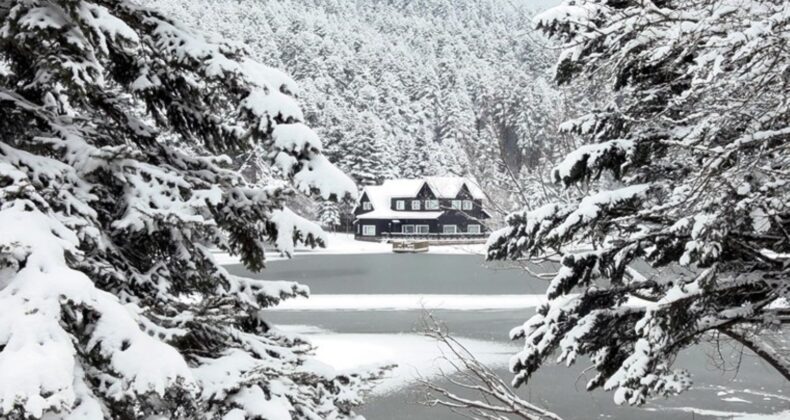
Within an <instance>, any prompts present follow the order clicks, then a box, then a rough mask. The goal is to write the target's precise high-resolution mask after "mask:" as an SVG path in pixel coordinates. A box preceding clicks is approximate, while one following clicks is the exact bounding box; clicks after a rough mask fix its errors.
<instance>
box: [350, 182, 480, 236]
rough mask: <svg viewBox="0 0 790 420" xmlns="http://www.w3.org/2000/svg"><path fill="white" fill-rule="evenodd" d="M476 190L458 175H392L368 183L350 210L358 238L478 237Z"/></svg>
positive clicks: (478, 221) (476, 187)
mask: <svg viewBox="0 0 790 420" xmlns="http://www.w3.org/2000/svg"><path fill="white" fill-rule="evenodd" d="M484 198H485V196H484V194H483V192H482V191H481V190H480V188H479V187H478V186H477V185H476V184H474V183H472V182H470V181H468V180H466V179H464V178H458V177H428V178H425V179H392V180H387V181H384V183H383V184H382V185H375V186H368V187H365V189H364V190H363V191H362V195H361V197H360V199H359V202H358V203H357V206H356V208H355V209H354V215H355V217H356V220H355V221H354V232H355V236H356V237H357V238H358V239H381V238H425V239H482V238H484V237H485V235H486V233H487V232H486V229H485V226H484V225H483V222H484V221H485V220H486V219H488V218H489V217H490V216H489V214H488V213H487V212H486V211H485V210H484V209H483V201H484Z"/></svg>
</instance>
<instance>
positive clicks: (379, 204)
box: [357, 176, 485, 219]
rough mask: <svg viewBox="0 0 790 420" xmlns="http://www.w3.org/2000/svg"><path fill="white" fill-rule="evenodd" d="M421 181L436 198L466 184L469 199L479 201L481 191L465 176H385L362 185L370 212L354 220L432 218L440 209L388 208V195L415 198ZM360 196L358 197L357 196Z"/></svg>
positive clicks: (452, 193) (451, 195)
mask: <svg viewBox="0 0 790 420" xmlns="http://www.w3.org/2000/svg"><path fill="white" fill-rule="evenodd" d="M425 183H427V184H428V187H429V188H430V189H431V191H433V193H434V195H436V197H437V198H455V197H457V196H458V192H459V191H461V188H462V187H463V186H464V185H466V188H467V189H468V190H469V193H470V194H471V196H472V198H474V199H479V200H482V199H484V198H485V194H483V191H482V190H481V189H480V187H479V186H478V185H477V184H476V183H474V182H472V181H470V180H468V179H465V178H461V177H449V176H431V177H426V178H424V179H388V180H386V181H384V183H383V184H381V185H370V186H367V187H365V189H364V190H363V193H364V194H366V195H367V197H368V200H370V203H371V204H372V205H373V211H371V212H369V213H365V214H361V215H359V216H357V218H358V219H436V218H438V217H439V216H441V215H442V213H444V212H442V211H408V210H406V211H404V210H401V211H398V210H392V209H391V208H390V200H391V199H392V198H400V197H402V198H408V197H416V196H417V193H419V192H420V189H421V188H422V186H423V185H425ZM360 197H361V196H360Z"/></svg>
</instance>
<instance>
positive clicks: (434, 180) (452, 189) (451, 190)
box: [425, 176, 485, 200]
mask: <svg viewBox="0 0 790 420" xmlns="http://www.w3.org/2000/svg"><path fill="white" fill-rule="evenodd" d="M425 182H427V183H428V186H430V187H431V190H433V193H434V194H436V196H437V197H438V198H455V197H456V196H458V192H459V191H461V187H463V186H464V184H466V188H467V189H468V190H469V194H471V195H472V198H474V199H476V200H482V199H484V198H485V194H483V190H481V189H480V186H478V185H477V183H476V182H472V181H470V180H469V179H466V178H461V177H457V176H429V177H427V178H425Z"/></svg>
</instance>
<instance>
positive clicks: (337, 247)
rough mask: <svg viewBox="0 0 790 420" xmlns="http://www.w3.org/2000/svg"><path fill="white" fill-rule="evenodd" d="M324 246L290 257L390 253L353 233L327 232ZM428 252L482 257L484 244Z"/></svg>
mask: <svg viewBox="0 0 790 420" xmlns="http://www.w3.org/2000/svg"><path fill="white" fill-rule="evenodd" d="M327 238H328V241H327V245H326V248H309V247H303V246H302V247H299V246H297V247H296V248H294V253H293V255H292V258H296V257H302V256H323V255H362V254H391V253H392V245H391V244H387V243H383V242H368V241H357V240H355V239H354V235H352V234H348V233H327ZM428 253H429V254H435V255H469V256H476V257H479V258H482V257H483V255H484V254H485V244H473V245H469V244H466V245H460V244H451V245H431V247H430V249H429V250H428ZM214 258H215V259H216V260H217V262H218V263H219V264H220V265H235V264H241V262H240V261H239V257H238V256H235V255H230V254H228V253H227V252H220V251H216V252H215V253H214ZM287 259H289V258H288V257H286V256H283V255H281V254H279V253H278V252H277V251H275V250H271V251H270V252H269V253H268V254H267V256H266V261H267V262H273V261H282V260H287Z"/></svg>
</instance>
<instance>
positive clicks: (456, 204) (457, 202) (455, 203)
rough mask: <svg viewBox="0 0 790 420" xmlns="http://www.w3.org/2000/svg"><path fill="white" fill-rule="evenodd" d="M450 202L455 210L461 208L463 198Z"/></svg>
mask: <svg viewBox="0 0 790 420" xmlns="http://www.w3.org/2000/svg"><path fill="white" fill-rule="evenodd" d="M450 204H451V205H450V207H452V208H453V210H461V200H453V201H452V202H451V203H450Z"/></svg>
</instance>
